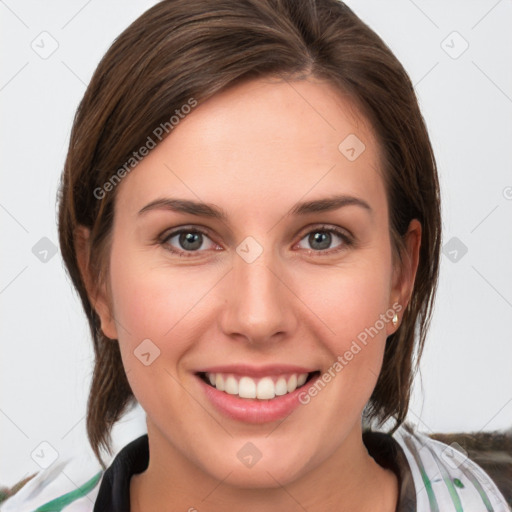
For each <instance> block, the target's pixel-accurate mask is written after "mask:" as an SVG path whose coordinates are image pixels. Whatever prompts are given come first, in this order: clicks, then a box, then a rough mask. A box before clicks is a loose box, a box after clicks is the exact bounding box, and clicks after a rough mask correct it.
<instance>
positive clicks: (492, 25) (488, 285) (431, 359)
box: [0, 0, 512, 485]
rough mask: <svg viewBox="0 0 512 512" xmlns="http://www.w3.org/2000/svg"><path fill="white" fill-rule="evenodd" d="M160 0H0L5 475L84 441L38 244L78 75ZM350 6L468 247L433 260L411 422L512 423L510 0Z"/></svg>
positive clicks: (59, 284) (65, 297)
mask: <svg viewBox="0 0 512 512" xmlns="http://www.w3.org/2000/svg"><path fill="white" fill-rule="evenodd" d="M154 3H155V2H154V1H149V0H148V1H142V0H138V1H131V2H124V1H120V0H115V1H114V0H108V1H101V2H100V1H99V0H89V1H88V2H87V1H84V0H66V1H64V0H54V1H49V2H37V1H35V0H31V1H29V0H25V1H19V2H14V0H5V1H2V2H0V17H1V18H0V34H1V36H0V37H1V45H2V48H3V49H4V51H3V64H2V67H1V70H0V104H1V109H2V110H1V118H2V124H1V141H2V161H1V166H0V172H1V180H2V186H1V188H0V229H1V235H2V251H1V264H0V308H1V323H0V340H1V360H0V365H1V366H0V386H1V387H0V390H1V395H0V485H2V484H3V485H9V484H13V483H14V482H15V481H17V480H18V479H20V478H21V477H23V476H25V475H27V474H31V473H33V472H35V471H37V470H39V469H40V468H39V466H38V465H37V464H36V463H35V462H34V460H32V458H31V456H30V455H31V453H32V452H33V450H34V449H36V447H37V446H38V445H39V444H40V443H41V442H43V441H47V442H48V443H50V444H51V446H53V447H54V448H55V450H56V451H57V452H58V453H59V454H62V453H66V452H68V451H69V450H72V449H75V450H76V449H87V441H86V436H85V421H84V417H85V401H86V397H87V393H88V386H89V382H90V374H91V368H92V348H91V344H90V339H89V332H88V327H87V324H86V321H85V316H84V315H83V313H82V310H81V306H80V304H79V301H78V298H77V296H76V295H75V293H74V292H73V291H72V288H71V285H70V282H69V281H68V279H67V277H66V275H65V272H64V269H63V264H62V260H61V258H60V255H59V253H57V254H56V255H55V256H54V257H52V258H49V260H48V261H47V262H41V261H40V260H39V259H38V258H37V257H36V256H35V255H34V254H33V252H32V248H33V247H34V245H35V244H36V243H37V242H38V241H39V240H40V239H41V238H43V237H47V238H49V239H50V240H51V241H52V242H53V244H55V245H57V231H56V190H57V184H58V179H59V175H60V172H61V170H62V167H63V162H64V158H65V153H66V148H67V143H68V138H69V132H70V128H71V123H72V118H73V115H74V112H75V109H76V107H77V105H78V102H79V100H80V99H81V97H82V95H83V93H84V91H85V87H86V84H87V83H88V81H89V80H90V77H91V75H92V73H93V71H94V69H95V66H96V65H97V64H98V62H99V60H100V58H101V57H102V56H103V54H104V53H105V51H106V50H107V48H108V47H109V46H110V44H111V42H112V41H113V39H114V38H115V37H116V36H117V35H118V34H119V33H120V32H121V31H122V30H123V29H124V28H125V27H126V26H127V25H128V24H129V23H130V22H131V21H133V20H134V19H135V18H136V17H137V16H138V15H139V14H141V13H142V12H143V11H144V10H146V9H147V8H148V7H150V6H151V5H153V4H154ZM347 3H348V4H349V5H350V6H351V7H352V8H353V9H354V10H355V12H356V13H357V14H358V15H359V16H361V17H362V19H363V20H364V21H366V22H367V23H368V24H369V25H370V26H371V27H372V28H373V29H374V30H376V31H377V32H378V33H379V35H381V36H382V37H383V39H384V40H385V41H386V42H387V43H388V45H389V46H390V47H391V49H392V50H393V51H394V52H395V54H396V55H397V57H398V58H399V59H400V60H401V61H402V63H403V64H404V66H405V68H406V69H407V71H408V72H409V74H410V76H411V79H412V81H413V83H414V84H415V87H416V91H417V94H418V97H419V100H420V104H421V108H422V111H423V113H424V116H425V119H426V121H427V124H428V128H429V130H430V135H431V138H432V142H433V145H434V150H435V152H436V156H437V160H438V164H439V172H440V179H441V187H442V199H443V228H444V244H446V243H447V242H448V241H449V240H450V239H451V238H452V237H456V238H457V239H459V240H460V242H462V243H463V244H464V245H465V246H466V247H467V249H468V251H467V254H465V255H464V256H462V257H461V254H462V253H461V252H460V251H459V253H458V254H459V259H458V261H456V262H452V261H450V258H449V257H448V256H447V255H443V256H442V268H441V281H440V287H439V293H438V301H437V305H436V310H435V315H434V320H433V323H432V328H431V331H430V335H429V337H428V340H427V345H426V350H425V353H424V358H423V361H422V365H421V368H422V370H421V379H419V378H418V379H417V380H416V386H415V393H414V400H413V402H412V404H411V410H410V420H411V421H412V422H413V423H415V424H417V425H418V426H419V428H421V429H422V430H424V431H427V432H432V431H460V430H465V431H479V430H486V431H487V430H493V429H508V428H510V427H511V426H512V336H511V334H510V329H511V326H512V236H511V235H512V152H511V150H510V148H511V146H512V67H511V63H512V31H511V30H510V27H511V23H512V2H511V1H510V0H501V1H497V0H460V1H454V0H450V1H449V2H447V1H446V0H436V1H433V0H430V1H427V0H415V1H414V2H413V1H412V0H393V1H386V2H382V1H381V0H371V1H370V0H352V1H350V2H347ZM43 31H46V32H48V33H49V34H51V36H48V35H43V36H40V34H41V32H43ZM453 31H457V32H458V33H459V34H460V36H459V35H457V34H455V35H454V34H452V32H453ZM42 37H43V38H46V39H45V48H46V49H49V48H51V44H56V43H52V38H53V39H54V40H55V41H56V42H57V43H58V48H57V49H56V51H55V52H54V53H53V54H52V55H50V56H49V57H48V58H46V59H43V58H41V57H40V56H39V55H38V54H37V53H36V52H35V51H34V50H33V49H32V47H31V45H32V44H34V45H35V44H39V45H40V46H41V45H42V43H41V42H40V41H41V38H42ZM33 41H35V43H32V42H33ZM443 41H444V43H443ZM464 41H466V42H467V44H469V47H468V49H467V50H466V51H465V52H464V53H462V54H461V55H460V56H458V58H453V57H454V56H456V55H457V54H458V53H459V52H460V51H461V50H462V49H463V48H464V46H465V44H466V43H465V42H464ZM447 52H448V53H451V56H450V55H449V54H448V53H447ZM452 243H453V241H452ZM459 245H460V244H459ZM449 247H451V246H449ZM450 250H452V249H450ZM446 252H447V253H448V250H447V251H446ZM452 257H453V254H452ZM131 417H133V419H131V420H126V421H125V422H124V423H123V424H122V425H121V426H120V427H121V428H117V429H116V436H115V439H116V446H118V447H120V446H122V445H123V444H124V443H125V442H127V441H128V440H130V439H131V438H134V437H135V436H137V435H139V434H140V432H142V430H143V429H144V423H143V417H142V415H141V414H140V412H139V413H138V414H132V415H131Z"/></svg>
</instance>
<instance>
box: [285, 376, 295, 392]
mask: <svg viewBox="0 0 512 512" xmlns="http://www.w3.org/2000/svg"><path fill="white" fill-rule="evenodd" d="M287 388H288V393H291V392H292V391H295V390H296V389H297V375H295V374H293V375H292V376H291V377H290V378H289V379H288V386H287Z"/></svg>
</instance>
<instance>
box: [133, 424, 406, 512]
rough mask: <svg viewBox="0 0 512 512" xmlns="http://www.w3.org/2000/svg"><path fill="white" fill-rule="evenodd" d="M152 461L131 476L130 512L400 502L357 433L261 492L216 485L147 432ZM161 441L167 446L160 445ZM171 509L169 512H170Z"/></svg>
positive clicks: (275, 511)
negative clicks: (291, 477)
mask: <svg viewBox="0 0 512 512" xmlns="http://www.w3.org/2000/svg"><path fill="white" fill-rule="evenodd" d="M148 435H149V447H150V454H151V457H150V461H149V465H148V468H147V470H146V471H145V472H144V473H141V474H139V475H135V476H134V477H132V480H131V485H130V501H131V512H142V511H143V510H172V511H180V512H183V511H190V512H202V511H204V510H208V512H221V511H225V510H236V509H240V510H244V511H245V512H256V511H257V512H262V511H264V512H282V510H283V509H284V510H290V511H292V510H297V511H303V510H308V512H317V511H318V512H320V511H322V512H330V511H333V512H334V511H336V512H349V511H351V512H353V511H355V510H357V511H358V512H366V511H374V510H379V511H382V512H393V511H395V509H396V503H397V499H398V479H397V477H396V475H395V474H394V473H393V472H391V471H390V470H387V469H384V468H383V467H381V466H380V465H379V464H377V463H376V462H375V460H374V459H373V458H372V457H371V456H370V455H369V454H368V452H367V450H366V447H365V446H364V443H363V441H362V433H361V430H360V429H357V430H355V431H354V432H352V433H351V434H350V435H349V436H348V437H347V438H346V439H345V441H344V443H343V444H342V446H340V447H339V448H338V449H337V450H336V451H335V452H334V453H333V454H332V455H331V456H329V457H328V458H327V459H325V460H324V461H322V462H321V463H320V464H319V465H317V466H316V467H314V468H311V469H310V470H309V471H307V470H305V471H304V472H302V473H301V476H300V477H299V478H297V479H296V480H294V481H293V482H290V483H287V484H286V485H282V484H281V483H280V482H279V481H277V480H276V479H275V478H274V481H275V485H273V486H271V487H265V488H241V487H239V486H233V485H230V484H229V475H226V477H225V478H224V479H223V480H220V481H219V480H218V479H216V478H215V477H213V476H212V475H210V474H208V473H206V472H204V471H203V470H202V469H201V468H200V467H199V466H197V465H195V464H193V462H192V461H190V459H188V458H186V457H184V456H183V454H182V453H181V452H180V451H179V450H177V449H175V447H173V446H172V445H170V443H168V442H167V441H165V440H164V439H162V438H161V437H159V436H151V435H150V432H149V429H148ZM163 441H165V442H163ZM169 504H172V508H169Z"/></svg>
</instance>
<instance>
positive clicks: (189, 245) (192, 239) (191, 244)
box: [180, 233, 202, 251]
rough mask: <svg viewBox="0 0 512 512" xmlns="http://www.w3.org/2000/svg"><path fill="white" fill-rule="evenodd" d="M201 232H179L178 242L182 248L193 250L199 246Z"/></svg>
mask: <svg viewBox="0 0 512 512" xmlns="http://www.w3.org/2000/svg"><path fill="white" fill-rule="evenodd" d="M201 243H202V240H201V233H181V235H180V244H181V246H182V247H183V248H184V249H187V250H191V251H193V250H195V249H199V248H200V247H201Z"/></svg>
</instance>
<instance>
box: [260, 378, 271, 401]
mask: <svg viewBox="0 0 512 512" xmlns="http://www.w3.org/2000/svg"><path fill="white" fill-rule="evenodd" d="M256 396H257V397H258V398H260V399H261V400H265V399H266V400H269V399H270V398H274V397H275V396H276V389H275V386H274V383H273V382H272V379H271V378H270V377H265V378H263V379H261V380H260V381H259V382H258V385H257V386H256Z"/></svg>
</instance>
